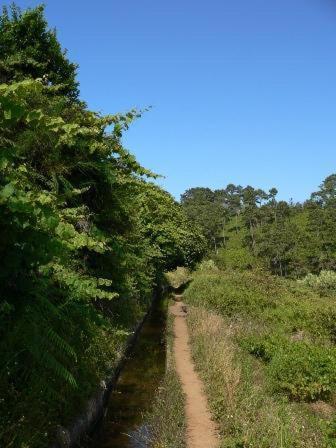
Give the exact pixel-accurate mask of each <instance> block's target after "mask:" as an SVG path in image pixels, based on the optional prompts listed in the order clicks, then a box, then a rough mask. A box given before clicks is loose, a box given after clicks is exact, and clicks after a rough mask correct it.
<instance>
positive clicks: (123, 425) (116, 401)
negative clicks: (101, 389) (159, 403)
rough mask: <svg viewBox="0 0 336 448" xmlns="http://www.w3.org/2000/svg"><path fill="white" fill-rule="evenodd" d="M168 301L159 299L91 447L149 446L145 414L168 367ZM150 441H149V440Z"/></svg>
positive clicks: (136, 447)
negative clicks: (166, 345)
mask: <svg viewBox="0 0 336 448" xmlns="http://www.w3.org/2000/svg"><path fill="white" fill-rule="evenodd" d="M166 308H167V306H166V301H165V300H160V301H156V303H155V304H154V306H153V308H152V311H151V312H150V314H149V316H148V317H147V319H146V321H145V323H144V326H143V328H142V330H141V332H140V335H139V337H138V340H137V342H136V344H135V347H134V350H133V352H132V353H131V355H130V356H129V358H128V360H127V362H126V364H125V366H124V368H123V371H122V373H121V375H120V377H119V381H118V384H117V387H116V389H115V390H114V391H113V392H112V393H111V397H110V400H109V405H108V409H107V414H106V416H105V417H104V419H103V420H102V422H101V423H100V425H99V427H98V429H97V431H96V433H95V435H94V436H93V439H92V443H91V444H90V448H149V447H150V442H149V440H150V434H149V431H150V430H149V428H148V425H147V424H146V414H147V413H148V412H149V411H150V409H151V405H152V403H153V400H154V398H155V394H156V392H157V390H158V387H159V386H160V382H161V380H162V378H163V375H164V373H165V366H166V347H165V332H166ZM146 440H148V441H146Z"/></svg>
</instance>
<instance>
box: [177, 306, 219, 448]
mask: <svg viewBox="0 0 336 448" xmlns="http://www.w3.org/2000/svg"><path fill="white" fill-rule="evenodd" d="M185 310H186V307H185V306H184V304H183V303H182V302H176V303H175V304H174V305H172V306H171V307H170V312H171V313H172V314H173V315H174V316H175V319H174V333H175V339H174V357H175V364H176V371H177V374H178V376H179V377H180V380H181V383H182V388H183V391H184V393H185V396H186V403H185V410H186V419H187V447H188V448H217V447H218V446H219V440H218V437H217V435H216V425H215V424H214V422H213V421H212V420H211V415H210V412H209V409H208V404H207V398H206V396H205V393H204V390H203V384H202V381H201V380H200V378H199V376H198V374H197V373H196V371H195V368H194V363H193V361H192V358H191V352H190V346H189V333H188V327H187V323H186V321H185V317H186V312H185Z"/></svg>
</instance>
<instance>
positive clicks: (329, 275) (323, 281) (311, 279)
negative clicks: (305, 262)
mask: <svg viewBox="0 0 336 448" xmlns="http://www.w3.org/2000/svg"><path fill="white" fill-rule="evenodd" d="M299 282H300V283H303V284H304V285H307V286H310V287H311V288H314V289H316V290H318V291H320V292H335V291H336V272H334V271H321V272H320V274H319V275H314V274H308V275H307V276H306V277H305V278H303V279H302V280H299Z"/></svg>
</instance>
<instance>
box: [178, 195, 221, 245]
mask: <svg viewBox="0 0 336 448" xmlns="http://www.w3.org/2000/svg"><path fill="white" fill-rule="evenodd" d="M181 205H182V207H183V209H184V211H185V213H186V214H187V216H188V217H189V219H190V220H191V221H192V222H194V223H196V224H197V225H198V226H199V227H200V228H201V229H202V233H203V235H204V236H205V238H206V240H207V242H208V246H209V248H211V249H213V250H215V251H217V248H218V246H219V244H220V242H221V241H222V240H223V237H222V234H221V233H222V229H223V224H224V219H225V216H226V214H227V213H226V210H225V208H224V207H223V204H221V203H220V202H219V201H218V200H216V195H215V193H214V192H213V191H212V190H211V189H210V188H191V189H189V190H187V191H186V192H185V193H183V194H182V195H181Z"/></svg>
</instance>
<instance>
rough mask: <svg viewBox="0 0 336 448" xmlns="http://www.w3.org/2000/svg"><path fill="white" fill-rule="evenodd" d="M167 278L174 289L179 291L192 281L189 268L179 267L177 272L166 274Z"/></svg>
mask: <svg viewBox="0 0 336 448" xmlns="http://www.w3.org/2000/svg"><path fill="white" fill-rule="evenodd" d="M165 278H166V280H167V282H168V284H169V285H170V286H171V287H172V288H174V289H178V288H180V287H181V286H184V285H186V284H188V282H189V281H190V280H191V274H190V270H189V269H188V268H185V267H181V266H178V267H177V268H176V269H175V271H170V272H166V273H165Z"/></svg>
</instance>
